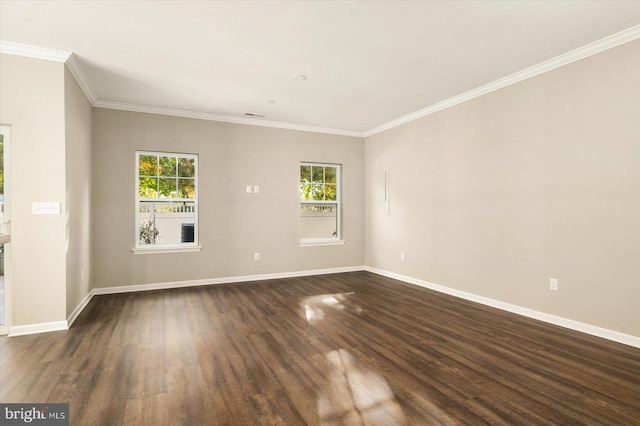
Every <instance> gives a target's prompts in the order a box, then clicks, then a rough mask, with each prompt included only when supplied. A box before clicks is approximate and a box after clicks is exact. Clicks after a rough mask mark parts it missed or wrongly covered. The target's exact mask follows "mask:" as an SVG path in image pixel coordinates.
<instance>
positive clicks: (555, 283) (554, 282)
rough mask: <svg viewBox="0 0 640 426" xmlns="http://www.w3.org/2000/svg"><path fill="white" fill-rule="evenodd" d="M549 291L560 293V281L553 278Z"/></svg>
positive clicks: (550, 281)
mask: <svg viewBox="0 0 640 426" xmlns="http://www.w3.org/2000/svg"><path fill="white" fill-rule="evenodd" d="M549 289H550V290H553V291H558V279H557V278H551V279H550V280H549Z"/></svg>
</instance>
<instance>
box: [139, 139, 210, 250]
mask: <svg viewBox="0 0 640 426" xmlns="http://www.w3.org/2000/svg"><path fill="white" fill-rule="evenodd" d="M136 177H137V179H136V224H137V226H136V228H137V229H136V249H135V250H134V252H142V251H148V250H150V249H151V250H154V249H169V250H171V249H175V250H178V251H182V250H184V249H187V250H188V249H198V248H199V247H198V156H197V155H195V154H176V153H170V152H146V151H137V152H136Z"/></svg>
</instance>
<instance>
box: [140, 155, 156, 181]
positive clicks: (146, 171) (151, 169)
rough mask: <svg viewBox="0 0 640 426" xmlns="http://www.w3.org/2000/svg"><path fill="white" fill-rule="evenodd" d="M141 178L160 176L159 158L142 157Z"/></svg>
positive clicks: (153, 156)
mask: <svg viewBox="0 0 640 426" xmlns="http://www.w3.org/2000/svg"><path fill="white" fill-rule="evenodd" d="M138 167H139V169H140V172H139V173H140V174H139V176H158V156H157V155H141V156H140V159H139V160H138Z"/></svg>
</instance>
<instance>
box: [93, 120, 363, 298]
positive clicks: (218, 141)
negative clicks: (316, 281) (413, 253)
mask: <svg viewBox="0 0 640 426" xmlns="http://www.w3.org/2000/svg"><path fill="white" fill-rule="evenodd" d="M93 140H94V145H93V183H92V196H93V201H92V205H93V223H92V236H93V255H92V256H93V257H92V262H93V275H92V277H93V278H92V282H93V286H94V287H112V286H125V285H135V284H147V283H162V282H173V281H187V280H196V279H208V278H223V277H235V276H245V275H254V274H267V273H282V272H295V271H306V270H314V269H324V268H339V267H350V266H362V265H363V264H364V252H363V246H364V243H363V240H364V226H363V220H362V218H363V214H364V213H363V204H364V196H363V175H364V169H363V161H364V146H363V139H362V138H354V137H345V136H333V135H325V134H317V133H310V132H299V131H291V130H283V129H272V128H266V127H257V126H246V125H236V124H227V123H220V122H212V121H203V120H193V119H186V118H177V117H168V116H162V115H152V114H141V113H133V112H125V111H115V110H107V109H99V108H95V109H94V113H93ZM136 150H156V151H177V152H186V153H196V154H199V167H200V174H199V179H200V186H199V189H200V243H201V245H202V250H201V251H200V252H197V253H178V254H153V255H135V254H133V253H132V252H131V249H132V247H134V245H135V225H134V200H135V198H134V195H135V194H134V182H135V181H134V176H135V158H134V153H135V151H136ZM301 161H318V162H330V163H339V164H342V165H343V198H344V204H343V206H344V214H343V224H344V225H343V230H344V238H345V239H346V240H347V242H346V244H344V245H342V246H328V247H300V246H299V245H298V241H299V234H298V233H299V231H298V229H299V205H298V178H299V163H300V162H301ZM246 185H259V186H260V193H259V194H247V193H246V192H245V186H246ZM254 252H259V253H260V256H261V260H259V261H255V260H254V259H253V254H254Z"/></svg>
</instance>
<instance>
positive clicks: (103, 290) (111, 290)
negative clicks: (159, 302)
mask: <svg viewBox="0 0 640 426" xmlns="http://www.w3.org/2000/svg"><path fill="white" fill-rule="evenodd" d="M364 269H365V267H364V266H347V267H344V268H330V269H314V270H309V271H295V272H277V273H274V274H259V275H243V276H236V277H224V278H207V279H202V280H189V281H173V282H164V283H153V284H138V285H127V286H120V287H98V288H94V289H93V292H94V294H96V295H98V294H116V293H131V292H134V291H150V290H164V289H169V288H183V287H197V286H203V285H214V284H234V283H242V282H250V281H264V280H275V279H281V278H296V277H306V276H311V275H325V274H339V273H343V272H355V271H363V270H364Z"/></svg>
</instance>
